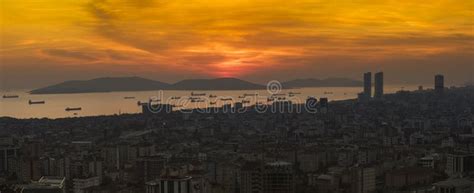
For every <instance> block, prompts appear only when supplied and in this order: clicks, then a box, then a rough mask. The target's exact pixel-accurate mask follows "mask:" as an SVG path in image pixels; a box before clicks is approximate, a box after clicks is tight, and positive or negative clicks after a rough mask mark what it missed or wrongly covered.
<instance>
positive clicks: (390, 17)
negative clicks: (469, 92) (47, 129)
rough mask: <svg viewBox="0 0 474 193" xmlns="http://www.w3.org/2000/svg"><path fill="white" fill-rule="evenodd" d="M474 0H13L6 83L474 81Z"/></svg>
mask: <svg viewBox="0 0 474 193" xmlns="http://www.w3.org/2000/svg"><path fill="white" fill-rule="evenodd" d="M472 7H474V4H473V2H472V1H461V0H459V1H436V2H435V3H430V4H426V3H424V2H422V1H397V2H375V1H338V2H329V1H318V2H315V1H308V0H298V1H291V2H287V1H270V0H259V1H252V2H250V1H232V2H224V1H219V0H206V1H185V2H184V1H164V0H161V1H158V0H141V1H114V0H90V1H81V2H77V1H56V0H43V1H12V0H5V1H2V5H1V8H0V9H2V14H1V15H0V20H1V25H2V32H1V33H0V35H1V40H2V46H1V48H0V49H1V51H0V58H1V62H0V74H2V77H1V78H0V81H1V87H2V88H6V89H15V88H33V87H39V86H45V85H48V84H52V83H58V82H62V81H65V80H71V79H90V78H97V77H104V76H114V77H117V76H141V77H145V78H152V79H156V80H162V81H165V82H175V81H177V80H180V79H187V78H218V77H236V78H241V79H245V80H249V81H252V82H256V83H263V82H266V81H268V80H273V79H279V80H281V81H285V80H290V79H296V78H328V77H346V78H354V79H359V77H360V76H359V75H360V74H361V73H363V72H366V71H374V72H375V71H384V72H385V74H386V77H385V79H386V81H385V83H387V84H391V83H394V84H396V83H410V84H423V83H430V82H432V76H433V75H434V74H438V73H441V74H444V75H445V76H446V77H449V79H448V80H449V82H447V85H459V84H463V83H465V82H468V81H472V77H473V74H472V72H473V71H474V69H473V64H472V60H473V49H472V46H471V45H472V43H473V41H474V38H473V37H474V33H473V31H472V26H473V20H472V17H473V16H474V14H473V11H472Z"/></svg>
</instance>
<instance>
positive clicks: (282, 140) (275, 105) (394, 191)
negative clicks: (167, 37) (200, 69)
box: [0, 75, 474, 193]
mask: <svg viewBox="0 0 474 193" xmlns="http://www.w3.org/2000/svg"><path fill="white" fill-rule="evenodd" d="M376 76H377V75H376ZM382 78H383V77H382ZM375 79H376V80H375V82H376V84H379V83H377V82H380V81H379V80H377V79H379V78H375ZM437 85H438V84H437V83H435V85H434V86H433V87H434V88H435V89H423V90H416V91H403V90H402V91H398V92H396V93H393V94H387V93H385V94H383V100H364V101H361V100H356V99H349V100H342V101H329V99H330V98H327V97H323V98H319V100H318V99H316V98H315V97H313V98H311V97H309V98H306V97H305V98H304V100H302V102H301V103H296V102H292V101H286V100H283V99H282V100H275V101H268V103H266V104H245V105H244V104H238V105H235V104H228V105H225V106H222V107H210V108H209V109H208V111H203V109H189V110H187V111H183V112H182V111H165V112H156V113H155V112H153V111H150V110H149V109H148V108H145V106H143V113H139V114H122V115H113V116H95V117H80V118H64V119H54V120H52V119H13V118H0V128H2V129H1V130H0V132H1V133H0V153H1V154H0V163H1V165H0V169H1V170H0V191H2V193H4V192H6V193H17V192H25V193H26V192H54V193H56V192H57V193H59V192H61V193H143V192H145V193H413V192H416V193H452V192H456V193H458V192H461V193H471V192H472V191H473V190H474V186H473V179H474V165H473V164H474V156H473V155H474V111H473V109H474V87H472V86H465V87H449V88H444V89H443V94H442V95H439V94H438V91H436V87H437ZM438 86H439V85H438ZM379 88H382V89H383V83H382V86H381V87H378V86H377V88H376V89H375V90H376V93H377V92H379V91H377V90H378V89H379ZM361 90H365V86H364V89H361ZM382 93H383V92H382ZM376 96H379V95H378V94H376ZM282 98H283V97H282ZM375 98H377V97H375ZM164 106H167V105H164ZM236 107H237V108H238V109H239V110H237V109H236ZM167 108H171V107H167ZM298 109H299V110H298Z"/></svg>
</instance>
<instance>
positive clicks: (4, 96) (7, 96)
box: [3, 95, 20, 99]
mask: <svg viewBox="0 0 474 193" xmlns="http://www.w3.org/2000/svg"><path fill="white" fill-rule="evenodd" d="M19 97H20V96H18V95H3V98H4V99H14V98H19Z"/></svg>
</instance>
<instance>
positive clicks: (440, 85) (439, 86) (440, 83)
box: [435, 74, 444, 93]
mask: <svg viewBox="0 0 474 193" xmlns="http://www.w3.org/2000/svg"><path fill="white" fill-rule="evenodd" d="M443 90H444V76H443V75H441V74H438V75H436V76H435V91H436V93H442V92H443Z"/></svg>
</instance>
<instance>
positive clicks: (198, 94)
mask: <svg viewBox="0 0 474 193" xmlns="http://www.w3.org/2000/svg"><path fill="white" fill-rule="evenodd" d="M191 96H206V93H194V92H191Z"/></svg>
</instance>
